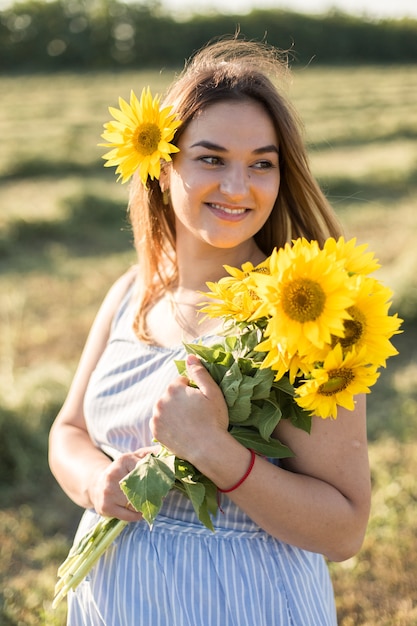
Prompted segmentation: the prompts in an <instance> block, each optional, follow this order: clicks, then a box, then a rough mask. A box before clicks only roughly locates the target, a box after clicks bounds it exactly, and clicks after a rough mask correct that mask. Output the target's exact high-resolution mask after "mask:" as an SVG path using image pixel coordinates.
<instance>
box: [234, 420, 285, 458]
mask: <svg viewBox="0 0 417 626" xmlns="http://www.w3.org/2000/svg"><path fill="white" fill-rule="evenodd" d="M230 434H231V435H233V437H234V438H235V439H236V440H237V441H239V442H240V443H241V444H242V445H243V446H245V448H249V449H252V450H254V451H255V452H257V453H258V454H261V455H262V456H266V457H269V458H272V459H285V458H288V457H292V456H294V453H293V452H291V450H290V449H289V448H288V447H287V446H285V445H284V444H282V443H281V442H280V441H278V439H273V438H272V437H271V438H270V439H269V441H265V439H263V437H261V435H260V434H259V433H258V432H257V431H256V430H254V429H251V428H245V427H243V426H233V427H232V428H231V430H230Z"/></svg>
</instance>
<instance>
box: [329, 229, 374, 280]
mask: <svg viewBox="0 0 417 626" xmlns="http://www.w3.org/2000/svg"><path fill="white" fill-rule="evenodd" d="M323 248H324V250H326V251H327V252H329V253H330V254H332V253H333V254H335V256H336V259H337V260H341V261H343V263H344V266H345V269H346V271H347V272H349V274H371V272H374V271H375V270H377V269H378V268H379V267H380V264H379V263H378V261H377V260H376V259H375V258H374V253H373V252H365V251H366V249H367V248H368V244H366V243H364V244H362V245H359V246H357V245H356V237H354V238H353V239H350V240H349V241H346V242H345V239H344V237H339V239H338V240H337V241H336V240H335V239H334V238H333V237H329V238H328V239H327V240H326V241H325V243H324V246H323Z"/></svg>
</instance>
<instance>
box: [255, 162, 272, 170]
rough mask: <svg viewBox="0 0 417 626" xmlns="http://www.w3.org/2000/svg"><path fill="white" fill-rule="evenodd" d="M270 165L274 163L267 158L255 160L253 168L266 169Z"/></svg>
mask: <svg viewBox="0 0 417 626" xmlns="http://www.w3.org/2000/svg"><path fill="white" fill-rule="evenodd" d="M271 167H275V165H274V163H272V161H268V160H263V161H257V162H256V163H255V164H254V165H253V168H254V169H257V170H267V169H269V168H271Z"/></svg>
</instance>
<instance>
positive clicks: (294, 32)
mask: <svg viewBox="0 0 417 626" xmlns="http://www.w3.org/2000/svg"><path fill="white" fill-rule="evenodd" d="M237 30H239V31H240V33H241V35H242V36H244V37H246V38H248V39H256V40H266V41H267V42H268V43H270V44H273V45H275V46H277V47H278V48H283V49H290V50H291V52H292V54H291V58H292V63H293V64H307V63H309V62H310V61H311V60H314V63H315V64H325V65H331V64H349V65H352V64H395V63H414V62H416V61H417V20H415V19H402V20H394V19H385V20H379V21H375V20H370V19H366V18H365V17H354V16H352V15H348V14H345V13H343V12H340V11H335V10H333V11H330V12H328V13H326V14H324V15H307V14H301V13H294V12H289V11H282V10H259V9H254V10H253V11H251V12H250V13H248V14H246V15H241V16H240V15H223V14H221V13H210V14H207V15H201V14H196V15H193V16H191V17H190V18H189V19H187V20H185V21H178V20H177V19H176V18H175V15H171V14H169V13H167V12H166V10H164V9H163V5H162V3H161V2H159V1H158V0H148V1H143V0H142V1H137V2H132V3H125V2H121V1H119V0H69V1H68V0H53V1H52V2H44V1H43V0H26V1H20V2H16V3H15V4H14V5H12V6H11V7H10V8H7V9H5V10H3V11H0V71H1V72H3V73H4V72H19V71H23V72H26V71H53V70H65V69H68V70H73V69H77V70H93V69H113V68H116V67H119V68H120V67H122V68H126V69H131V68H136V69H137V68H141V69H144V68H149V69H152V68H161V67H178V66H182V65H183V62H184V59H186V58H188V57H189V56H190V54H191V53H192V52H193V51H194V50H197V49H198V48H200V47H201V46H202V45H204V44H205V43H206V42H207V41H209V40H211V39H213V38H214V37H217V36H220V35H226V34H234V33H235V32H236V31H237Z"/></svg>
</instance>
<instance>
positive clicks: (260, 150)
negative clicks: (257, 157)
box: [190, 139, 279, 154]
mask: <svg viewBox="0 0 417 626" xmlns="http://www.w3.org/2000/svg"><path fill="white" fill-rule="evenodd" d="M190 147H191V148H198V147H199V148H205V149H206V150H214V151H216V152H227V149H226V148H224V147H223V146H219V145H218V144H216V143H212V142H211V141H206V140H204V139H202V140H201V141H197V142H196V143H193V144H192V146H190ZM252 152H253V154H264V153H266V152H276V153H277V154H278V153H279V150H278V147H277V146H275V145H274V144H270V145H268V146H262V147H260V148H255V150H253V151H252Z"/></svg>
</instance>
